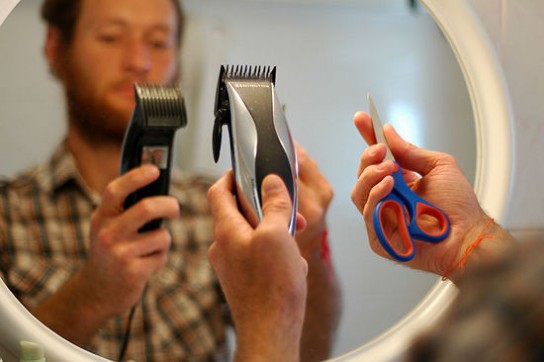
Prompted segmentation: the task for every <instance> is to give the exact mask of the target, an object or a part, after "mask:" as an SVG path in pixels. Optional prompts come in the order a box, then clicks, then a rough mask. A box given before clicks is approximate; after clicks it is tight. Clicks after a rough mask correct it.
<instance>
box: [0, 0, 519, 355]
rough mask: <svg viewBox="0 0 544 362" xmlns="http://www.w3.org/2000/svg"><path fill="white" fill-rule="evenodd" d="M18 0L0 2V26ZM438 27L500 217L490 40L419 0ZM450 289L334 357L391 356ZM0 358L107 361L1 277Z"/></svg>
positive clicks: (508, 156)
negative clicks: (32, 355) (456, 68)
mask: <svg viewBox="0 0 544 362" xmlns="http://www.w3.org/2000/svg"><path fill="white" fill-rule="evenodd" d="M19 1H20V0H3V1H2V2H1V3H0V26H1V25H2V23H3V22H4V20H5V19H6V17H7V16H8V14H9V13H10V12H11V11H12V10H13V9H14V8H15V6H16V5H17V4H18V3H19ZM421 2H422V3H423V4H424V5H425V6H426V7H427V9H428V10H429V12H430V14H431V15H432V16H433V18H434V19H435V21H436V23H437V24H438V26H439V27H440V28H441V29H442V31H443V33H444V35H445V36H446V38H447V40H448V42H449V43H450V46H451V47H452V49H453V52H454V54H455V56H456V58H457V60H458V62H459V64H460V68H461V70H462V72H463V75H464V77H465V81H466V84H467V88H468V92H469V95H470V99H471V102H472V108H473V113H474V120H475V124H476V141H477V155H476V157H477V160H476V168H477V169H476V181H475V186H474V187H475V191H476V194H477V195H478V198H479V200H480V203H481V204H482V206H483V208H484V210H486V211H487V212H488V213H489V214H490V215H491V216H492V217H494V218H495V220H496V221H498V222H502V221H504V220H505V218H506V210H507V209H508V206H509V204H510V200H509V195H510V194H511V193H510V190H511V187H512V178H513V172H512V171H513V168H514V165H513V159H514V157H513V150H514V147H513V146H514V145H513V139H514V138H513V135H514V134H513V117H512V111H511V105H510V97H509V95H508V91H507V87H506V82H505V81H504V77H503V73H502V68H501V66H500V64H499V62H498V60H497V56H496V53H495V50H494V47H493V45H492V44H491V42H490V40H489V38H488V37H487V35H486V33H485V31H484V30H483V28H482V26H481V24H480V22H479V20H478V19H477V18H476V16H475V14H474V13H473V12H472V9H471V8H470V6H469V4H468V3H467V2H466V0H455V1H444V0H421ZM455 294H456V288H455V286H453V284H451V283H450V282H441V281H438V282H437V283H436V285H435V286H434V288H433V289H432V290H431V291H430V292H429V293H428V294H427V296H426V297H425V298H424V299H423V300H422V301H421V302H420V303H419V305H418V306H416V308H414V309H413V310H412V311H411V312H410V313H409V314H407V315H406V316H405V317H404V318H403V319H402V320H400V321H399V322H398V323H397V324H396V325H394V326H393V327H392V328H390V329H389V330H387V331H386V332H385V333H383V334H382V335H380V336H378V337H376V338H375V339H374V340H372V341H370V342H369V343H367V344H365V345H363V346H361V347H360V348H358V349H356V350H354V351H352V352H349V353H347V354H345V355H342V356H340V357H338V358H335V359H334V361H336V362H344V361H378V362H382V361H397V360H400V359H401V358H402V356H404V354H405V353H406V350H407V348H408V347H409V344H410V340H411V338H412V336H414V334H415V333H417V332H418V331H420V330H421V329H422V328H425V327H427V326H429V325H430V324H431V323H433V322H434V321H435V320H436V319H437V318H438V317H439V316H441V315H442V313H443V312H444V310H445V309H446V307H447V306H449V304H450V302H451V300H452V299H453V297H454V296H455ZM0 320H1V321H2V328H0V357H3V358H4V360H5V361H6V362H9V361H12V360H13V361H17V360H18V355H19V348H20V347H19V342H20V341H21V340H27V341H31V342H36V343H39V344H40V345H42V346H43V348H44V351H45V356H46V358H47V360H48V361H53V362H54V361H80V362H91V361H108V360H107V359H104V358H102V357H100V356H96V355H94V354H92V353H89V352H87V351H86V350H84V349H82V348H80V347H77V346H76V345H74V344H72V343H70V342H68V341H67V340H65V339H63V338H62V337H60V336H59V335H57V334H56V333H54V332H53V331H51V330H50V329H49V328H47V327H46V326H45V325H43V324H42V323H41V322H40V321H38V320H37V319H36V318H35V317H34V316H33V315H32V314H31V313H30V312H28V310H27V309H26V308H25V307H24V306H23V305H22V304H21V303H20V302H19V301H18V300H17V299H16V298H15V296H14V295H13V294H12V293H11V292H10V291H9V289H8V288H7V287H6V285H5V284H4V283H3V282H2V281H1V280H0Z"/></svg>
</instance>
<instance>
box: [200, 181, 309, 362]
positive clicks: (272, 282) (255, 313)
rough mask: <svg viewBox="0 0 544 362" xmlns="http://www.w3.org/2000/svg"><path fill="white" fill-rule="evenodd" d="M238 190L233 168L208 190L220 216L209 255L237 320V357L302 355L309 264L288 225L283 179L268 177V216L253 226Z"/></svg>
mask: <svg viewBox="0 0 544 362" xmlns="http://www.w3.org/2000/svg"><path fill="white" fill-rule="evenodd" d="M233 190H234V180H233V174H232V171H229V172H227V173H226V174H225V175H224V176H223V177H222V178H221V179H219V180H218V181H217V182H216V183H215V184H214V185H213V186H212V187H211V188H210V190H209V192H208V199H209V201H210V205H211V209H212V214H213V217H214V221H215V240H214V242H213V244H212V245H211V246H210V249H209V259H210V262H211V264H212V266H213V268H214V270H215V272H216V274H217V277H218V279H219V282H220V283H221V287H222V289H223V291H224V293H225V297H226V299H227V302H228V305H229V308H230V310H231V313H232V317H233V319H234V324H235V327H236V340H237V352H236V360H237V361H242V360H248V361H249V360H259V359H256V358H257V356H261V358H263V360H285V361H288V360H297V359H298V356H299V355H298V353H299V340H300V336H301V333H302V324H303V320H304V311H305V303H306V288H307V286H306V275H307V271H308V265H307V263H306V261H305V260H304V259H303V258H302V257H301V254H300V251H299V249H298V247H297V244H296V243H295V242H294V240H293V237H292V236H291V234H290V233H289V230H288V225H289V220H290V215H291V210H292V206H291V201H290V198H289V194H288V192H287V189H286V187H285V185H284V184H283V182H282V181H281V178H279V177H278V176H276V175H269V176H267V177H266V178H265V179H264V181H263V184H262V199H263V218H262V220H261V221H260V223H259V224H258V226H257V227H256V228H255V229H254V228H253V227H251V225H250V224H249V223H248V222H247V220H246V219H245V218H244V216H243V215H242V214H241V213H240V212H239V211H238V208H237V205H236V201H235V198H234V195H233ZM297 224H298V223H297Z"/></svg>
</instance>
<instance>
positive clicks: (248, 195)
mask: <svg viewBox="0 0 544 362" xmlns="http://www.w3.org/2000/svg"><path fill="white" fill-rule="evenodd" d="M275 83H276V67H273V68H271V67H269V66H268V67H262V66H256V67H252V66H221V71H220V74H219V80H218V84H217V93H216V100H215V124H214V131H213V154H214V159H215V161H216V162H217V161H218V159H219V153H220V150H221V139H222V128H223V126H224V125H226V126H227V128H228V131H229V136H230V137H229V138H230V151H231V162H232V167H233V170H234V175H235V179H236V196H237V202H238V207H239V209H240V210H241V212H242V213H243V214H244V215H245V217H246V219H247V220H248V221H249V222H250V223H251V224H252V225H253V226H256V225H257V224H258V222H259V221H260V220H261V219H262V216H263V213H262V199H261V184H262V181H263V179H264V178H265V176H267V175H268V174H276V175H278V176H280V177H281V178H282V179H283V182H284V183H285V185H286V186H287V190H288V191H289V196H290V197H291V201H292V204H293V212H292V215H291V220H290V223H289V231H290V232H291V234H292V235H294V234H295V230H296V215H297V205H298V189H297V177H298V176H297V174H298V164H297V155H296V150H295V146H294V143H293V139H292V138H291V133H290V131H289V127H288V125H287V121H286V119H285V115H284V113H283V110H282V106H281V104H280V102H279V100H278V97H277V95H276V91H275Z"/></svg>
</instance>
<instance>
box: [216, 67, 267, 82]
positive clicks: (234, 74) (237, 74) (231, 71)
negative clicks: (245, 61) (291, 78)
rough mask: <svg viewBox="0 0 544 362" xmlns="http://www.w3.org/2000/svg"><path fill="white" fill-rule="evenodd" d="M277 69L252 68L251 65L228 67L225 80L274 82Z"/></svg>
mask: <svg viewBox="0 0 544 362" xmlns="http://www.w3.org/2000/svg"><path fill="white" fill-rule="evenodd" d="M275 71H276V67H271V66H261V65H258V66H251V65H230V66H229V65H227V66H226V67H225V73H224V76H223V79H224V80H225V79H237V80H244V79H248V80H269V81H272V82H273V81H274V75H275Z"/></svg>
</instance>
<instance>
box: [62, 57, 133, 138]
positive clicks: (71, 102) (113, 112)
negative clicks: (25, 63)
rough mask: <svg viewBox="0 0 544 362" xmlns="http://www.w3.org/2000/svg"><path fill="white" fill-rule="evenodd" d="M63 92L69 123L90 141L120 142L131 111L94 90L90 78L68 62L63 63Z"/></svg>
mask: <svg viewBox="0 0 544 362" xmlns="http://www.w3.org/2000/svg"><path fill="white" fill-rule="evenodd" d="M64 69H65V75H66V76H65V77H64V85H65V96H66V102H67V107H68V119H69V122H70V127H73V128H75V129H76V130H77V132H78V133H79V134H80V136H81V137H83V138H84V139H86V140H87V141H88V142H89V143H90V144H93V145H100V144H111V143H118V144H119V146H121V144H122V142H123V138H124V134H125V129H126V127H127V125H128V123H129V120H130V116H131V111H127V110H126V109H124V110H123V109H122V108H118V107H115V106H114V105H113V104H111V103H109V102H108V101H107V98H106V96H107V94H105V93H104V94H102V95H97V93H96V92H93V87H91V86H89V85H90V84H91V83H90V82H92V80H91V79H88V78H87V77H86V76H85V75H83V74H82V73H80V72H78V70H77V69H74V66H73V65H72V64H71V63H70V62H67V63H66V66H65V68H64Z"/></svg>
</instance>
